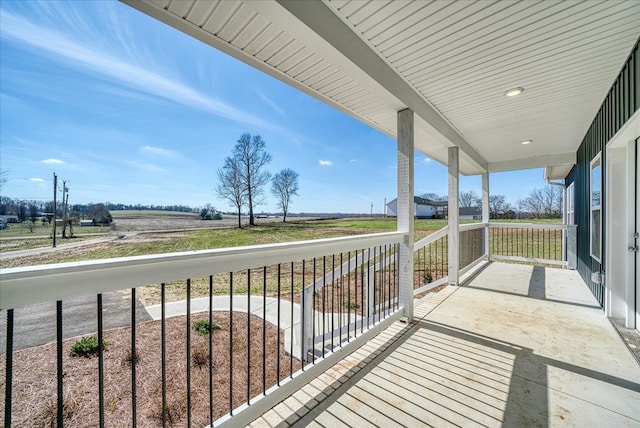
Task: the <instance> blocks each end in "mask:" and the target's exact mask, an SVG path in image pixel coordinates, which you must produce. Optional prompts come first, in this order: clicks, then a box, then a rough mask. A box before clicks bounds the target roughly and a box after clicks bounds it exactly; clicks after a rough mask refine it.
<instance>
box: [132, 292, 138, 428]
mask: <svg viewBox="0 0 640 428" xmlns="http://www.w3.org/2000/svg"><path fill="white" fill-rule="evenodd" d="M137 362H138V358H137V354H136V289H135V288H132V289H131V424H132V426H133V427H134V428H135V427H136V426H137V424H138V423H137V418H136V414H137V408H136V395H137V393H136V383H137V381H136V363H137Z"/></svg>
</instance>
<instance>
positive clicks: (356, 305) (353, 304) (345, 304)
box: [342, 302, 360, 309]
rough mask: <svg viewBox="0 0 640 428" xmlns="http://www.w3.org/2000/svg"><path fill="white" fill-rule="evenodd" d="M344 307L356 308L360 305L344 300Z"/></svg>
mask: <svg viewBox="0 0 640 428" xmlns="http://www.w3.org/2000/svg"><path fill="white" fill-rule="evenodd" d="M342 306H344V307H345V308H346V309H358V308H359V307H360V305H359V304H358V303H357V302H344V303H343V304H342Z"/></svg>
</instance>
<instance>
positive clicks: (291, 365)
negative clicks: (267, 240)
mask: <svg viewBox="0 0 640 428" xmlns="http://www.w3.org/2000/svg"><path fill="white" fill-rule="evenodd" d="M294 274H295V269H294V263H293V262H291V324H290V330H291V331H290V334H291V337H290V346H291V349H290V350H289V377H290V378H293V285H294V284H293V280H294Z"/></svg>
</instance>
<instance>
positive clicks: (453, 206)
mask: <svg viewBox="0 0 640 428" xmlns="http://www.w3.org/2000/svg"><path fill="white" fill-rule="evenodd" d="M459 162H460V149H459V148H458V147H449V212H448V217H449V245H448V250H449V251H448V256H449V285H458V280H459V276H460V251H459V245H460V232H459V223H460V221H459V217H460V208H459V207H460V203H459V193H460V179H459V175H458V174H459V171H460V166H459V165H460V164H459Z"/></svg>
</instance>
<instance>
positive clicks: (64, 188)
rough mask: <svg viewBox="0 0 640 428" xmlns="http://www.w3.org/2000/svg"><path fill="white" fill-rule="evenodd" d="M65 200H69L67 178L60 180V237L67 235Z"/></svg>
mask: <svg viewBox="0 0 640 428" xmlns="http://www.w3.org/2000/svg"><path fill="white" fill-rule="evenodd" d="M67 202H69V188H68V187H67V180H62V237H63V238H66V237H67Z"/></svg>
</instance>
